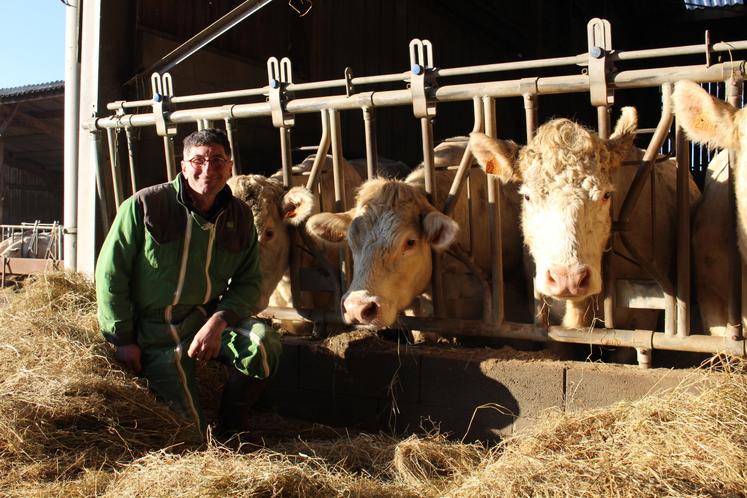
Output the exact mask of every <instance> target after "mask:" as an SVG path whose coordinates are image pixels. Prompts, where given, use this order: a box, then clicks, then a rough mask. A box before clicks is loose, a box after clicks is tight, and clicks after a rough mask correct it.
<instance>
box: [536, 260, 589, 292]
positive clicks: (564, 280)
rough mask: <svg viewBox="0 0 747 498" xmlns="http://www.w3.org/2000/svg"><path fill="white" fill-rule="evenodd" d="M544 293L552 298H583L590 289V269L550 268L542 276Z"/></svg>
mask: <svg viewBox="0 0 747 498" xmlns="http://www.w3.org/2000/svg"><path fill="white" fill-rule="evenodd" d="M543 279H544V281H543V284H544V285H543V287H544V288H545V293H546V294H548V295H549V296H551V297H554V298H562V299H573V298H583V297H586V296H587V295H588V294H589V290H590V289H591V268H589V267H588V266H587V265H579V266H575V267H568V266H551V267H550V268H548V270H547V271H546V272H545V274H544V275H543Z"/></svg>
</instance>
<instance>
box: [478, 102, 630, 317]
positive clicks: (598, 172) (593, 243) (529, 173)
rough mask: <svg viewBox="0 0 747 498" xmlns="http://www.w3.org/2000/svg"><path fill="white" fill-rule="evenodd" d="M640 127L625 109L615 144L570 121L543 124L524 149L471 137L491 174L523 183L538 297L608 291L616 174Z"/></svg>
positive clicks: (524, 224)
mask: <svg viewBox="0 0 747 498" xmlns="http://www.w3.org/2000/svg"><path fill="white" fill-rule="evenodd" d="M636 126H637V114H636V111H635V109H634V108H632V107H626V108H624V109H623V111H622V116H621V118H620V120H619V121H618V122H617V126H616V128H615V132H614V133H613V135H612V137H611V138H610V139H609V140H604V139H601V138H599V136H598V135H596V134H595V133H593V132H591V131H589V130H587V129H585V128H584V127H582V126H581V125H579V124H577V123H574V122H572V121H569V120H567V119H555V120H552V121H549V122H548V123H546V124H544V125H543V126H541V127H540V128H539V129H538V130H537V134H536V136H535V137H534V138H533V139H532V140H531V142H530V143H529V144H528V145H527V146H525V147H522V148H521V149H518V148H516V147H512V143H511V142H502V141H498V140H495V139H492V138H490V137H488V136H487V135H484V134H482V133H473V134H472V136H471V137H470V146H471V149H472V152H473V153H474V155H475V157H476V158H477V160H478V162H479V163H480V165H481V166H482V168H483V169H484V170H485V172H486V173H491V174H494V175H497V176H499V177H500V179H501V181H503V182H508V181H510V180H516V181H519V182H521V183H522V186H521V189H520V193H521V194H522V197H523V199H522V214H521V223H522V232H523V234H524V240H525V244H526V245H527V246H528V247H529V251H530V253H531V254H532V257H533V258H534V262H535V266H536V273H535V276H534V285H535V291H536V292H538V293H539V294H543V295H546V296H550V297H553V298H556V299H562V300H567V301H572V302H580V301H582V300H584V299H586V298H588V297H590V296H593V295H594V294H598V293H599V292H601V289H602V276H601V273H602V272H601V266H602V265H601V263H602V254H603V252H604V250H605V248H606V246H607V242H608V239H609V236H610V228H611V224H612V221H611V212H610V198H611V195H612V192H613V190H614V185H613V173H614V172H615V170H616V169H617V168H618V167H619V166H620V164H621V162H622V159H623V158H624V157H625V156H626V155H627V154H628V152H629V151H630V148H631V145H632V141H633V137H634V134H635V129H636ZM566 325H568V326H577V325H578V324H575V323H574V324H569V323H566Z"/></svg>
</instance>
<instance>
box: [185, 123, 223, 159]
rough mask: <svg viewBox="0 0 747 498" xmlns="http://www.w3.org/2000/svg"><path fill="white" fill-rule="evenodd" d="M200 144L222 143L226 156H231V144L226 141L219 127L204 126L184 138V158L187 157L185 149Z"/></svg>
mask: <svg viewBox="0 0 747 498" xmlns="http://www.w3.org/2000/svg"><path fill="white" fill-rule="evenodd" d="M201 145H222V146H223V150H224V151H226V155H227V156H229V157H230V156H231V144H230V143H229V142H228V137H227V136H226V132H224V131H223V130H221V129H220V128H205V129H204V130H197V131H193V132H192V133H190V134H189V135H187V136H186V138H185V139H184V150H183V154H184V158H185V159H186V157H187V151H188V150H189V149H191V148H192V147H199V146H201Z"/></svg>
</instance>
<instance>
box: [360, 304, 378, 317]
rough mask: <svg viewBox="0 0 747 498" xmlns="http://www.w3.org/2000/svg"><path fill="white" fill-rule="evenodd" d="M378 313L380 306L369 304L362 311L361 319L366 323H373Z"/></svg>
mask: <svg viewBox="0 0 747 498" xmlns="http://www.w3.org/2000/svg"><path fill="white" fill-rule="evenodd" d="M378 313H379V305H377V304H376V303H374V302H369V303H367V304H366V305H365V306H364V307H363V309H362V310H361V318H363V319H364V320H365V321H371V320H373V319H374V318H376V315H377V314H378Z"/></svg>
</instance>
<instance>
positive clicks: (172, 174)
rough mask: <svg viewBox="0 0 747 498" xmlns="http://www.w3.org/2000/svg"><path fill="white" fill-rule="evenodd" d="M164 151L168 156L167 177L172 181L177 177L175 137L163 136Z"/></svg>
mask: <svg viewBox="0 0 747 498" xmlns="http://www.w3.org/2000/svg"><path fill="white" fill-rule="evenodd" d="M163 151H164V156H165V157H166V178H167V179H168V180H169V181H171V180H173V179H174V178H176V156H175V154H174V138H173V137H163Z"/></svg>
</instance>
